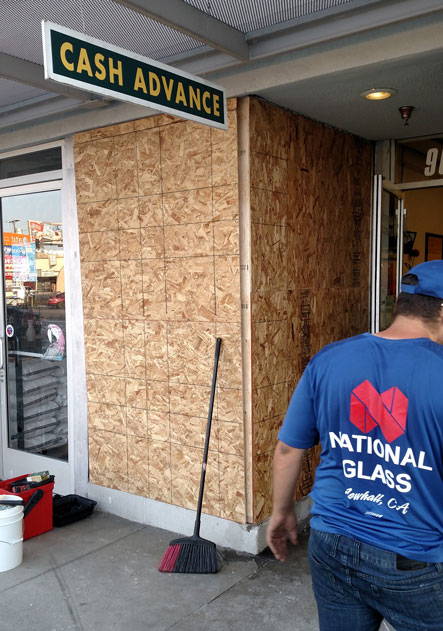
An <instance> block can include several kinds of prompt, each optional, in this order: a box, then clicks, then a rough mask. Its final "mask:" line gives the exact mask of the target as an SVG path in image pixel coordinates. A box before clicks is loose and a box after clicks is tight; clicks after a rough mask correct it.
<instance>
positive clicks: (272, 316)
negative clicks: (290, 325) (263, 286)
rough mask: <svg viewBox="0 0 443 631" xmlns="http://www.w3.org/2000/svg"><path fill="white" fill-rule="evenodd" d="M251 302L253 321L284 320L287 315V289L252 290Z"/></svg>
mask: <svg viewBox="0 0 443 631" xmlns="http://www.w3.org/2000/svg"><path fill="white" fill-rule="evenodd" d="M251 303H252V321H253V322H271V321H272V320H286V319H287V317H288V292H287V291H272V290H271V291H254V292H253V293H252V295H251Z"/></svg>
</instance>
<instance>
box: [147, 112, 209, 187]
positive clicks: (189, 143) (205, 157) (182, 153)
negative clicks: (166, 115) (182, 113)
mask: <svg viewBox="0 0 443 631" xmlns="http://www.w3.org/2000/svg"><path fill="white" fill-rule="evenodd" d="M141 133H143V132H141ZM160 144H161V160H162V185H163V192H164V193H168V192H170V191H183V190H189V189H193V188H205V187H207V186H211V185H212V179H211V142H210V129H209V127H207V126H203V125H199V124H198V123H190V122H186V123H185V122H182V123H177V124H176V125H168V126H166V127H163V128H161V130H160ZM145 194H146V193H145Z"/></svg>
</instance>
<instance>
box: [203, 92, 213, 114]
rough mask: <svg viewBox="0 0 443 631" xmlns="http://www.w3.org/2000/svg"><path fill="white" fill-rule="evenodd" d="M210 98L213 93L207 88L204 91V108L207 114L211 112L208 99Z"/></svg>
mask: <svg viewBox="0 0 443 631" xmlns="http://www.w3.org/2000/svg"><path fill="white" fill-rule="evenodd" d="M210 98H211V95H210V94H209V92H208V91H207V90H205V91H204V92H203V96H202V100H203V109H204V110H205V112H206V113H207V114H210V113H211V108H210V107H209V105H208V101H209V99H210Z"/></svg>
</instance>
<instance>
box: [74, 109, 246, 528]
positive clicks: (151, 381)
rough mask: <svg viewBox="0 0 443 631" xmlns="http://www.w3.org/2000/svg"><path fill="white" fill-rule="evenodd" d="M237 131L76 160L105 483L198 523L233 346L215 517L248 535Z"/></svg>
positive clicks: (97, 470) (177, 129)
mask: <svg viewBox="0 0 443 631" xmlns="http://www.w3.org/2000/svg"><path fill="white" fill-rule="evenodd" d="M236 117H237V112H236V101H235V100H234V101H230V103H229V131H228V132H222V131H218V130H211V129H209V128H208V127H206V126H202V125H197V124H194V123H190V122H184V121H182V120H180V119H177V118H174V117H171V116H167V115H159V116H154V117H150V118H146V119H142V120H140V121H135V122H131V123H129V124H122V125H115V126H112V127H107V128H102V129H100V130H94V131H93V132H86V133H83V134H81V135H78V136H77V137H76V138H75V158H76V180H77V190H78V193H77V202H78V206H79V224H80V235H81V237H80V238H81V260H82V275H83V278H84V281H83V301H84V309H85V316H87V317H86V319H85V331H86V338H87V341H86V358H87V373H88V374H87V378H88V400H89V406H90V407H89V416H90V432H91V437H90V457H91V481H94V482H96V483H99V484H103V485H105V486H110V487H112V488H120V489H121V490H125V491H128V492H130V493H134V494H137V495H142V496H145V497H151V498H153V499H157V500H160V501H164V502H173V503H176V504H178V505H180V506H187V507H189V508H192V509H195V506H196V501H197V493H198V483H199V477H200V472H201V455H202V447H203V443H204V436H205V429H206V422H207V415H208V406H209V396H210V386H211V381H212V367H213V361H214V346H215V338H216V337H217V336H220V337H222V338H223V348H222V355H221V358H220V364H219V381H218V384H217V392H216V400H215V406H214V420H213V431H212V436H211V453H210V460H211V462H210V468H209V472H208V479H207V491H206V493H205V504H204V510H205V511H207V512H210V513H212V514H215V515H220V514H222V515H223V516H224V517H226V518H228V519H237V520H240V521H244V519H245V494H244V487H245V481H244V460H243V459H244V455H243V450H244V429H243V392H242V366H241V333H240V291H239V284H240V276H239V226H238V215H239V212H238V183H237V181H238V163H237V125H236ZM109 430H111V431H109ZM119 433H121V438H122V439H124V441H121V442H117V441H116V439H115V436H118V435H119ZM171 449H172V453H173V460H172V465H171ZM219 458H220V462H221V463H222V468H221V469H220V468H219ZM118 469H119V470H120V473H119V474H116V471H117V470H118ZM221 489H222V496H221Z"/></svg>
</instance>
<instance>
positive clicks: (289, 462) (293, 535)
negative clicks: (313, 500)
mask: <svg viewBox="0 0 443 631" xmlns="http://www.w3.org/2000/svg"><path fill="white" fill-rule="evenodd" d="M304 452H305V450H304V449H297V448H295V447H289V446H288V445H286V444H285V443H282V442H281V441H278V443H277V447H276V450H275V454H274V469H273V491H272V497H273V505H272V515H271V518H270V520H269V524H268V528H267V531H266V540H267V543H268V546H269V547H270V548H271V550H272V552H273V553H274V556H275V558H276V559H278V560H279V561H286V557H287V544H286V535H287V533H289V540H290V541H291V542H292V543H293V544H296V543H297V518H296V516H295V513H294V508H293V507H294V492H295V487H296V486H297V481H298V478H299V476H300V471H301V466H302V461H303V454H304Z"/></svg>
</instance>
